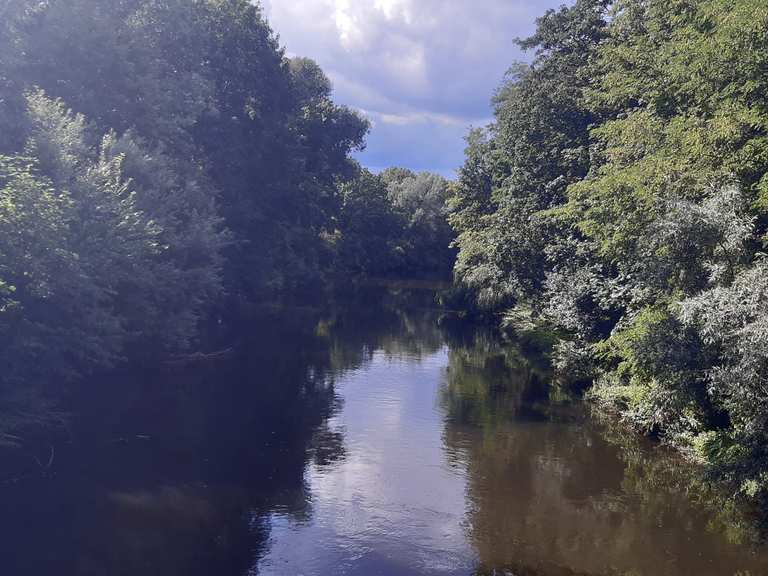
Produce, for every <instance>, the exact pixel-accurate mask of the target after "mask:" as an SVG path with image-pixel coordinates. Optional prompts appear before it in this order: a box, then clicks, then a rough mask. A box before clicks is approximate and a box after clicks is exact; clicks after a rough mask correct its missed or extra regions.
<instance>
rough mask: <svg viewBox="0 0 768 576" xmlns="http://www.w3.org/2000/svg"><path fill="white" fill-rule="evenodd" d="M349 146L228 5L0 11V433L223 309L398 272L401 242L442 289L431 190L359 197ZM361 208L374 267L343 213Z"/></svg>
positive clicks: (437, 216) (439, 190)
mask: <svg viewBox="0 0 768 576" xmlns="http://www.w3.org/2000/svg"><path fill="white" fill-rule="evenodd" d="M368 129H369V125H368V122H367V120H366V119H365V118H364V117H362V116H361V115H360V114H359V113H357V112H356V111H354V110H352V109H350V108H348V107H345V106H341V105H338V104H336V103H335V102H334V101H333V99H332V86H331V83H330V81H329V80H328V78H327V77H326V75H325V74H324V72H323V71H322V69H321V68H320V67H319V66H318V65H317V64H316V63H315V62H313V61H312V60H310V59H307V58H300V57H296V58H289V57H287V56H286V54H285V52H284V50H283V49H282V48H281V46H280V45H279V43H278V39H277V36H276V34H275V33H274V32H273V31H272V30H271V28H270V27H269V25H268V23H267V22H266V20H265V18H264V16H263V13H262V10H261V8H260V7H259V5H257V4H254V3H251V2H248V1H246V0H192V1H190V0H46V1H43V2H38V1H34V2H33V1H30V0H6V1H4V2H2V3H1V4H0V191H1V194H0V239H1V240H2V241H1V242H0V365H2V367H3V370H2V374H1V375H0V401H1V402H2V404H3V407H4V414H7V415H8V416H7V417H4V418H3V422H4V425H3V426H1V427H0V429H2V428H6V429H8V428H11V429H14V430H16V429H17V428H18V426H17V424H19V423H22V424H23V423H25V422H28V423H34V422H36V421H37V420H39V418H40V417H41V415H43V414H48V412H46V411H45V410H37V408H40V407H43V406H47V405H48V404H47V400H46V399H48V398H50V399H56V398H58V397H60V395H61V392H62V390H63V389H64V388H66V386H68V385H69V383H71V382H73V381H75V380H77V379H78V378H80V377H82V376H83V375H87V374H89V373H91V372H93V371H94V370H96V369H100V368H108V367H112V366H115V365H116V363H118V362H121V361H123V360H124V359H125V358H129V357H130V358H136V357H140V356H151V357H162V355H167V354H171V353H178V352H180V351H184V350H187V349H189V348H192V347H195V346H197V345H198V344H197V343H198V342H199V336H200V332H199V330H200V325H201V321H203V320H205V319H206V318H208V317H210V316H211V315H212V314H214V313H215V314H221V313H223V312H222V311H224V312H226V311H228V310H230V309H231V308H232V307H233V306H235V305H236V304H237V303H238V302H242V301H250V302H258V301H262V300H264V299H269V298H274V297H276V296H277V295H283V294H286V293H289V292H293V291H298V290H317V289H318V287H319V286H320V285H321V282H322V281H323V279H328V278H332V277H333V276H335V275H337V274H340V273H343V274H347V273H354V274H360V273H369V274H372V273H385V274H396V273H402V272H403V271H405V270H406V267H408V266H412V265H413V261H414V257H413V256H412V255H411V253H410V251H411V250H413V249H414V247H415V245H416V244H418V245H419V247H420V246H421V239H420V238H419V237H418V236H419V235H424V237H425V238H427V240H426V241H425V242H426V243H425V244H424V245H425V246H429V247H431V246H435V245H439V247H438V248H436V254H435V256H434V258H433V259H434V260H435V266H436V267H437V266H441V267H442V270H443V271H449V270H450V267H451V265H452V258H451V257H450V249H449V248H448V244H449V243H450V235H451V234H452V232H451V230H450V229H449V228H448V226H447V224H446V219H445V217H446V214H445V212H444V210H443V203H444V199H445V196H446V195H447V183H446V182H445V181H443V180H442V179H440V178H439V177H433V176H431V175H416V174H412V173H410V172H407V171H406V172H402V173H398V178H396V179H393V182H394V180H397V182H398V186H399V187H398V189H397V190H396V191H395V190H394V189H393V191H392V192H391V194H390V193H389V192H387V194H385V196H384V197H379V196H378V195H377V194H378V193H377V191H376V190H373V189H368V188H366V185H365V182H367V180H366V179H367V178H368V177H369V176H366V175H361V169H360V166H359V165H358V163H357V162H356V161H355V160H354V159H353V158H352V153H353V152H355V151H357V150H361V149H362V148H363V147H364V139H365V136H366V134H367V132H368ZM370 178H374V179H376V178H379V177H378V176H370ZM353 189H355V190H357V191H358V192H362V193H364V194H368V196H365V195H364V196H360V195H359V194H358V196H357V197H356V198H355V199H353V197H354V196H355V193H354V192H352V190H353ZM422 193H423V198H419V197H418V195H419V194H422ZM380 202H383V205H380V204H379V203H380ZM379 208H380V209H381V210H382V218H383V219H384V220H386V221H388V222H389V223H390V224H391V228H390V229H389V230H386V231H381V232H378V231H377V232H376V234H383V235H386V236H387V238H386V240H385V242H386V243H387V246H388V248H387V249H388V250H389V252H388V253H387V254H381V258H382V260H383V259H387V262H388V263H387V264H386V266H379V267H374V266H371V265H369V264H367V263H363V262H361V261H360V255H359V246H356V244H359V243H360V242H361V241H362V240H361V238H360V237H359V236H357V237H356V234H358V233H367V231H364V230H362V229H361V226H363V227H364V226H365V224H364V223H363V221H362V220H361V221H360V222H358V221H356V215H355V214H354V211H355V210H361V211H362V212H366V211H370V210H372V209H373V210H374V211H375V210H378V209H379ZM406 211H407V212H408V214H407V215H406ZM367 218H368V219H369V221H371V222H372V221H373V220H372V219H371V218H375V217H372V216H367ZM353 220H354V222H353ZM446 238H447V239H446ZM430 250H431V248H430ZM446 255H447V256H446ZM369 257H375V254H369ZM30 410H31V412H30ZM43 420H44V421H45V423H46V424H48V423H49V422H48V417H47V416H46V417H45V418H43ZM9 438H10V437H9Z"/></svg>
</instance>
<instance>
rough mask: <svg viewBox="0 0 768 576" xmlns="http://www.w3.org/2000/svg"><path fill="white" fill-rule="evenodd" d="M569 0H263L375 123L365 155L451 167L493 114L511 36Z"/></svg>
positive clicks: (338, 95)
mask: <svg viewBox="0 0 768 576" xmlns="http://www.w3.org/2000/svg"><path fill="white" fill-rule="evenodd" d="M563 1H564V0H474V1H473V0H263V5H264V10H265V13H266V15H267V18H268V19H269V22H270V24H271V25H272V28H273V29H274V30H275V31H276V32H277V33H278V34H279V35H280V42H281V43H282V44H283V46H285V48H286V51H287V52H288V54H289V55H297V56H307V57H310V58H313V59H314V60H316V61H317V62H318V63H319V64H320V65H321V66H322V67H323V69H324V70H325V72H326V73H327V74H328V76H329V77H330V78H331V80H332V81H333V84H334V90H335V99H336V101H337V102H339V103H341V104H346V105H348V106H351V107H352V108H355V109H357V110H359V111H361V112H362V113H363V114H365V115H366V116H367V117H368V118H369V120H370V121H371V124H372V129H371V133H370V135H369V137H368V146H367V149H366V150H365V151H364V152H363V153H361V154H360V155H359V159H360V161H361V162H362V163H363V164H364V165H366V166H368V167H369V168H371V169H374V170H379V169H382V168H386V167H388V166H404V167H407V168H411V169H414V170H430V171H434V172H440V173H442V174H444V175H446V176H453V175H454V171H455V169H456V168H458V167H459V166H460V165H461V163H462V158H463V150H464V136H465V135H466V133H467V130H468V129H469V127H470V126H482V125H484V124H486V123H487V122H488V121H489V119H490V116H491V110H490V99H491V96H492V94H493V91H494V90H495V88H496V87H497V86H498V84H499V82H500V81H501V79H502V77H503V75H504V72H505V71H506V69H507V68H509V66H510V65H511V64H512V63H513V62H514V61H516V60H522V59H526V60H527V59H529V56H527V55H525V54H523V53H521V51H520V50H519V49H518V48H517V47H516V46H515V44H514V39H515V38H516V37H518V36H527V35H529V34H530V33H531V32H532V31H533V30H534V27H535V19H536V17H537V16H540V15H541V14H543V13H544V12H545V11H546V10H547V9H548V8H554V7H557V6H559V5H560V4H562V3H563Z"/></svg>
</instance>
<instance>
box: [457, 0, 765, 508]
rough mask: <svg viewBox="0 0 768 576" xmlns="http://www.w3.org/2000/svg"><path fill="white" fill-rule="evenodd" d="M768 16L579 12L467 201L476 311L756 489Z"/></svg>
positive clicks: (695, 6) (511, 83)
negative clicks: (523, 320) (521, 314)
mask: <svg viewBox="0 0 768 576" xmlns="http://www.w3.org/2000/svg"><path fill="white" fill-rule="evenodd" d="M767 42H768V7H767V6H766V5H765V3H764V2H761V1H760V0H737V1H730V0H728V1H726V0H704V1H696V2H694V1H691V0H674V1H672V2H661V1H656V0H651V1H645V0H614V1H609V0H578V1H577V2H576V3H575V4H574V5H573V6H572V7H567V8H562V9H560V10H555V11H549V12H548V13H547V14H546V15H544V16H543V17H542V18H541V19H540V20H539V22H538V30H537V32H536V34H535V35H534V36H533V37H532V38H530V39H527V40H524V41H521V45H522V46H523V47H524V48H528V49H533V50H535V58H534V61H533V64H532V65H530V66H527V65H518V66H516V67H514V68H513V69H512V72H511V73H510V74H509V76H508V78H507V80H506V81H505V83H504V84H503V85H502V87H501V88H500V89H499V91H498V93H497V95H496V97H495V99H494V102H495V105H496V113H495V121H494V123H493V124H492V125H491V126H489V127H488V128H487V129H486V130H484V131H482V132H475V133H473V134H471V136H470V138H469V140H468V149H467V159H466V163H465V165H464V167H463V169H462V171H461V175H460V180H459V184H458V186H457V187H456V189H455V194H454V196H453V198H452V199H451V200H450V205H451V207H452V213H451V215H450V221H451V223H452V225H453V226H454V228H455V230H456V233H457V235H458V241H457V243H458V246H459V249H460V250H459V255H458V264H457V275H458V278H459V280H460V281H462V282H463V283H464V285H465V286H466V287H468V288H469V289H471V290H472V291H473V292H474V294H475V302H476V305H478V306H482V307H485V308H488V309H491V310H496V311H503V310H505V309H508V308H512V309H514V310H521V309H529V310H531V311H532V312H531V313H532V315H533V317H534V318H536V319H537V320H538V321H546V322H548V323H552V324H554V325H556V326H557V327H558V328H559V329H561V330H563V331H564V332H565V333H566V334H568V335H569V336H568V342H567V343H563V344H560V345H558V346H557V347H556V349H555V352H554V358H553V359H554V363H555V365H556V367H557V368H558V372H559V375H560V376H561V378H567V376H568V375H567V374H566V372H568V371H571V372H572V375H571V376H572V379H573V380H583V379H584V377H585V375H588V376H593V377H594V378H595V381H596V386H595V388H594V389H593V391H592V393H591V395H592V397H593V398H596V399H599V400H601V402H602V403H603V405H609V406H611V407H612V408H614V409H618V410H619V411H620V412H621V413H622V414H623V415H624V417H625V418H626V419H627V420H628V421H630V422H632V423H634V424H635V425H636V426H638V427H639V428H641V429H644V430H647V431H650V432H653V433H656V434H659V435H661V436H663V437H665V438H667V439H668V440H671V441H673V442H675V443H676V444H678V445H679V446H682V447H684V448H686V449H688V450H690V451H691V452H692V453H695V454H697V455H698V456H699V457H702V458H704V459H705V460H706V461H707V462H709V463H710V464H712V465H713V466H714V469H717V470H719V471H720V472H723V473H725V474H726V475H727V477H728V478H730V479H731V480H733V481H734V482H735V483H736V484H737V485H738V487H740V488H741V489H742V490H743V491H744V492H745V493H748V494H750V495H765V494H766V489H767V488H768V482H767V480H768V476H767V474H768V459H767V458H766V454H765V450H764V446H765V445H766V443H765V440H766V437H765V431H766V427H765V422H766V420H765V419H766V418H768V405H766V398H768V396H766V392H768V389H767V388H766V386H767V385H768V384H767V382H768V373H767V372H766V363H767V362H768V347H766V333H765V330H766V329H765V326H767V325H768V321H767V320H768V319H767V318H766V317H765V314H764V310H763V309H764V304H763V300H762V299H764V296H765V293H764V291H765V283H766V281H767V276H766V266H765V263H764V258H763V256H762V253H761V250H762V249H763V244H764V242H765V240H766V237H765V233H766V224H767V223H768V212H766V209H767V207H768V204H766V198H767V196H766V194H768V192H766V190H768V188H766V186H767V185H768V175H767V173H768V85H766V76H765V69H766V66H767V65H768V50H766V48H768V44H767Z"/></svg>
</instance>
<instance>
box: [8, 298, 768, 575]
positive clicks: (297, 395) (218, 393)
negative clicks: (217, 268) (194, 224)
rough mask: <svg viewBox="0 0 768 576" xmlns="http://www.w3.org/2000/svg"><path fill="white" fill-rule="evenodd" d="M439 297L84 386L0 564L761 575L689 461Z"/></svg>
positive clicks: (13, 514)
mask: <svg viewBox="0 0 768 576" xmlns="http://www.w3.org/2000/svg"><path fill="white" fill-rule="evenodd" d="M432 300H433V294H432V293H431V292H429V291H423V290H422V291H418V292H408V291H402V290H401V291H392V290H380V289H377V290H367V291H365V292H363V293H361V294H355V295H346V296H345V297H344V299H343V302H344V304H343V305H340V304H338V303H323V304H321V305H314V306H310V307H281V308H274V309H269V310H266V311H264V310H262V311H259V312H258V313H254V314H253V317H250V316H249V317H248V318H247V319H244V320H243V326H242V327H241V329H240V330H239V331H238V333H237V337H236V338H232V337H231V336H230V337H229V338H230V339H231V340H230V343H231V344H233V347H234V352H233V353H232V354H231V355H229V356H227V357H225V358H219V359H214V360H200V361H196V360H195V361H192V362H182V363H179V364H170V365H164V366H163V367H158V368H147V369H145V370H143V371H141V372H139V371H137V370H132V371H130V373H129V374H125V375H123V376H122V377H120V378H117V377H115V381H114V382H100V383H99V385H98V386H96V385H94V387H93V389H91V390H88V393H87V394H84V395H83V397H84V398H85V399H81V400H80V401H73V423H72V431H71V438H70V439H69V440H68V441H66V442H63V443H61V444H60V445H57V451H56V460H55V463H54V465H53V466H52V467H51V471H49V472H47V473H45V474H35V473H34V469H30V470H31V471H27V472H25V473H24V474H22V475H17V476H16V477H12V476H8V480H6V481H4V482H3V483H1V484H0V538H1V539H2V540H1V541H0V549H2V550H3V555H2V556H3V563H4V564H5V567H4V569H3V570H2V571H0V572H1V573H2V574H10V575H13V574H20V575H22V574H23V575H26V574H32V575H36V574H58V575H70V574H71V575H77V576H80V575H88V576H90V575H97V574H98V575H112V574H115V575H130V576H133V575H136V576H139V575H141V576H154V575H158V576H160V575H162V576H174V575H180V576H181V575H184V576H197V575H203V574H216V575H230V574H231V575H246V574H262V575H286V576H288V575H291V576H293V575H301V574H303V575H306V576H310V575H312V576H322V575H336V574H339V575H343V574H346V575H361V576H362V575H377V574H381V575H393V576H398V575H422V574H423V575H432V574H434V575H486V574H487V575H490V574H510V575H512V574H514V575H516V576H530V575H542V576H544V575H553V576H560V575H595V576H597V575H614V574H623V575H633V576H636V575H653V576H659V575H666V574H670V575H671V574H681V575H688V574H691V575H697V576H707V575H735V574H741V575H744V574H753V575H756V574H768V552H766V549H765V547H763V546H761V545H759V544H755V542H754V533H753V531H752V529H751V526H750V524H749V523H748V522H746V520H745V519H744V518H741V517H739V516H738V515H737V514H735V513H732V512H731V511H729V510H727V509H725V508H723V507H722V506H720V505H719V504H717V501H716V499H715V497H714V496H713V495H712V494H711V493H707V492H705V491H704V489H703V488H702V483H701V482H700V481H699V480H698V479H697V478H696V476H695V474H692V473H691V472H690V471H689V470H688V469H687V467H686V466H685V465H683V463H682V462H681V461H680V460H679V459H678V458H677V457H675V456H674V455H672V454H670V453H668V452H667V451H665V450H663V449H661V448H656V447H653V446H652V445H650V444H648V443H645V442H643V441H640V440H639V439H637V438H635V437H634V436H632V435H631V434H627V433H625V432H623V431H622V430H621V429H620V428H616V427H615V426H612V425H610V424H609V423H605V422H604V423H602V424H598V423H597V422H596V421H595V419H594V418H591V417H588V416H587V414H586V410H585V409H584V408H583V407H580V406H579V405H578V404H575V405H574V404H573V403H568V402H565V401H563V399H562V398H561V396H562V395H561V394H559V393H558V392H557V391H556V390H553V389H552V388H551V387H549V386H548V384H549V376H548V373H547V369H546V364H545V362H544V361H543V360H542V357H541V355H540V354H539V353H537V352H536V350H535V346H532V345H531V344H530V343H528V344H525V345H520V344H514V343H511V342H503V341H501V340H500V339H499V338H498V337H496V336H494V335H492V334H489V333H488V332H487V331H484V330H479V329H476V328H471V327H469V326H466V325H463V324H461V323H460V322H458V321H456V320H455V319H452V318H451V316H450V315H446V314H444V313H441V312H439V311H438V310H436V309H435V307H434V306H432ZM38 450H42V453H43V454H44V453H45V450H44V449H43V448H42V447H41V448H39V449H38ZM2 454H3V455H4V460H5V461H6V462H8V461H14V462H23V461H24V457H25V456H24V454H23V453H20V452H19V451H18V450H16V451H15V452H13V451H11V450H10V449H8V450H6V451H4V452H3V453H2ZM38 459H39V458H38ZM9 474H10V473H9ZM6 559H7V560H6ZM8 569H10V571H8Z"/></svg>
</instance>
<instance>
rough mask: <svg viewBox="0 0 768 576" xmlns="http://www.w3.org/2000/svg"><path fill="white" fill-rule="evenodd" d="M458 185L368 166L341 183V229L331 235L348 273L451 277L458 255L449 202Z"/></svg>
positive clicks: (339, 263)
mask: <svg viewBox="0 0 768 576" xmlns="http://www.w3.org/2000/svg"><path fill="white" fill-rule="evenodd" d="M451 193H452V184H451V183H450V182H449V181H448V180H446V179H445V178H443V177H442V176H440V175H438V174H432V173H429V172H421V173H418V174H416V173H414V172H412V171H410V170H406V169H403V168H388V169H386V170H384V171H383V172H382V173H381V174H373V173H371V172H369V171H368V170H363V171H362V172H361V174H360V176H359V177H357V178H355V179H354V180H352V181H350V182H347V183H345V184H343V185H342V186H341V203H342V208H341V217H340V219H339V228H338V229H337V230H336V233H335V236H334V237H333V238H332V239H331V240H332V243H333V244H334V246H335V253H336V255H337V259H338V261H337V265H336V266H335V268H336V269H337V270H340V271H342V272H343V273H345V274H350V273H352V274H358V275H363V276H372V277H385V278H386V277H393V276H394V277H405V278H416V277H423V276H426V277H430V278H439V277H447V278H450V275H451V270H452V269H453V264H454V261H455V259H456V252H455V250H454V249H453V248H452V246H451V243H452V242H453V238H454V233H453V230H452V229H451V226H450V225H449V224H448V220H447V217H448V208H447V200H448V198H449V196H450V194H451Z"/></svg>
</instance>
